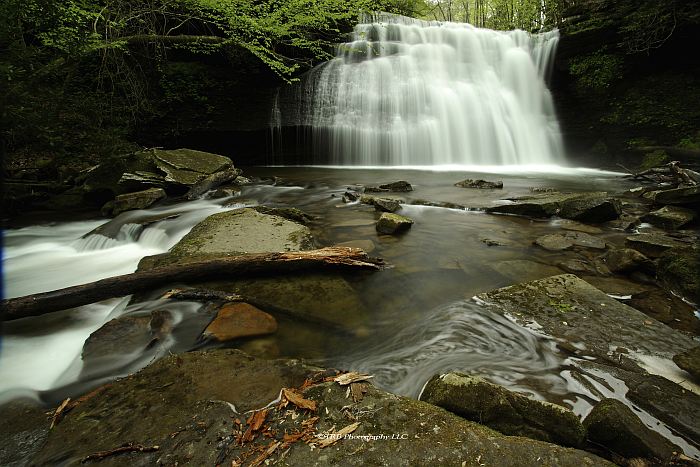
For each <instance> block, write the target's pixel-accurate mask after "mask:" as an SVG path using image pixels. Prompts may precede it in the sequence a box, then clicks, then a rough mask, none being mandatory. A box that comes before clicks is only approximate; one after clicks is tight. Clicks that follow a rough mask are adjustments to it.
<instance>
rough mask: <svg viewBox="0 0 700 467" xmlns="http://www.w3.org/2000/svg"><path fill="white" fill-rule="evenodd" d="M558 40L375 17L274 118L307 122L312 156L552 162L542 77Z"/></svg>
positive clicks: (372, 161)
mask: <svg viewBox="0 0 700 467" xmlns="http://www.w3.org/2000/svg"><path fill="white" fill-rule="evenodd" d="M558 38H559V34H558V32H557V31H552V32H547V33H543V34H529V33H526V32H524V31H493V30H489V29H480V28H475V27H473V26H471V25H469V24H464V23H439V22H425V21H420V20H415V19H411V18H406V17H401V16H394V15H389V14H379V15H374V16H372V17H370V18H368V19H366V20H365V21H363V22H362V23H361V24H358V25H357V26H356V27H355V29H354V32H353V33H352V36H351V40H350V42H347V43H345V44H341V45H340V46H339V47H338V49H337V54H336V57H335V58H334V59H332V60H330V61H328V62H326V63H324V64H322V65H320V66H318V67H316V68H314V69H313V70H312V71H311V72H309V74H308V75H307V76H306V77H305V79H304V80H303V81H302V83H301V84H300V85H298V86H297V89H296V90H295V93H296V96H295V99H293V100H294V101H295V103H293V105H288V106H287V107H289V109H282V115H281V117H280V114H279V113H280V111H279V110H278V109H277V108H276V109H275V122H274V126H275V127H279V126H280V125H281V124H282V125H287V126H297V127H299V126H301V127H306V128H308V129H309V131H310V136H311V147H312V150H313V155H314V156H313V157H314V159H313V162H314V163H315V164H330V165H360V166H377V165H380V166H407V165H420V166H426V165H514V164H557V163H561V162H562V153H563V150H562V142H561V134H560V131H559V125H558V123H557V119H556V115H555V113H554V106H553V103H552V98H551V95H550V92H549V90H548V89H547V87H546V84H545V78H546V76H547V74H548V70H549V68H550V67H551V61H552V58H553V56H554V51H555V49H556V45H557V42H558ZM276 105H277V104H276Z"/></svg>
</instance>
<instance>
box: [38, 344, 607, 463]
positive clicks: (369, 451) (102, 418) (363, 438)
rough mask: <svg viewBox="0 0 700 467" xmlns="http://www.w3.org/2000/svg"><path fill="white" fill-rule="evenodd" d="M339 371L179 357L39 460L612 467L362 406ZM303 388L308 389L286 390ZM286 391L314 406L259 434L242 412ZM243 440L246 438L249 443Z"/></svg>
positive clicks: (263, 418)
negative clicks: (112, 453) (138, 448)
mask: <svg viewBox="0 0 700 467" xmlns="http://www.w3.org/2000/svg"><path fill="white" fill-rule="evenodd" d="M335 374H336V372H334V371H328V370H326V371H324V370H322V369H320V368H315V367H311V366H308V365H304V364H303V363H300V362H298V361H295V360H264V359H256V358H253V357H251V356H249V355H246V354H244V353H242V352H240V351H236V350H216V351H209V352H189V353H185V354H181V355H172V356H169V357H166V358H164V359H162V360H160V361H158V362H156V363H154V364H153V365H151V366H150V367H148V368H146V369H144V370H142V371H140V372H139V373H137V374H135V375H132V376H129V377H128V378H124V379H122V380H120V381H117V382H115V383H114V384H112V385H111V386H109V387H106V388H105V389H104V390H102V391H101V392H99V393H98V394H95V395H94V396H92V397H90V398H88V399H86V400H85V401H83V402H82V403H81V404H79V405H78V406H77V407H75V408H74V409H73V410H71V411H70V412H69V413H68V414H67V415H66V416H65V418H64V419H63V420H62V421H61V422H60V423H59V424H58V425H57V426H56V427H54V429H53V430H52V431H51V432H50V433H49V436H48V440H47V442H46V444H45V445H44V446H43V447H41V448H40V449H39V453H38V455H37V456H35V457H34V458H33V459H32V463H33V464H36V465H45V464H49V465H54V464H56V463H59V462H61V463H65V464H70V465H72V464H78V463H79V462H80V461H81V460H82V459H84V458H85V457H87V456H88V455H91V454H94V453H96V452H100V451H108V450H111V449H115V448H117V447H119V446H122V445H123V444H124V443H125V442H134V443H139V444H141V445H143V446H148V447H152V446H157V448H154V449H153V450H150V451H149V450H145V451H143V452H124V453H122V454H119V457H114V458H111V459H105V460H104V462H109V461H110V460H112V461H114V462H117V463H119V465H125V464H130V465H155V464H157V463H159V462H160V463H162V464H165V465H182V464H191V465H216V464H220V465H231V462H232V461H233V460H235V459H239V460H241V461H243V463H244V464H245V465H249V464H252V463H253V461H254V460H255V459H256V458H257V457H258V456H259V455H260V454H261V453H263V452H266V453H267V456H268V457H267V459H268V460H269V461H270V462H271V463H280V464H282V463H285V464H288V465H305V466H326V465H351V466H352V465H357V466H366V465H392V464H396V463H397V461H400V462H402V463H404V464H405V465H421V464H430V465H447V464H450V463H452V462H454V461H455V460H458V461H459V460H460V459H465V461H464V462H465V465H470V466H471V465H474V466H476V465H480V464H486V465H519V466H536V465H543V464H544V465H557V466H563V467H566V466H569V467H581V466H586V465H587V466H592V465H596V466H598V465H600V466H608V465H612V464H610V463H608V462H607V461H605V460H604V459H601V458H599V457H597V456H595V455H593V454H590V453H587V452H584V451H579V450H575V449H567V448H562V447H560V446H556V445H553V444H548V443H545V442H542V441H535V440H531V439H527V438H519V437H511V436H504V435H501V434H500V433H497V432H495V431H493V430H491V429H489V428H487V427H484V426H482V425H479V424H477V423H474V422H470V421H467V420H464V419H463V418H460V417H458V416H456V415H454V414H451V413H449V412H447V411H445V410H443V409H440V408H438V407H435V406H433V405H430V404H427V403H424V402H420V401H415V400H411V399H408V398H404V397H398V396H395V395H393V394H389V393H386V392H384V391H382V390H380V389H377V388H375V387H374V386H372V385H371V384H369V383H363V387H362V391H364V392H363V395H362V398H361V400H357V401H356V400H354V399H353V398H347V397H346V394H347V388H348V387H347V386H341V385H339V384H338V383H336V382H333V381H329V382H323V379H324V378H325V377H327V376H333V375H335ZM302 384H304V386H305V387H306V389H297V390H296V391H294V392H292V393H290V392H289V388H300V387H301V386H302ZM282 388H287V389H288V392H287V393H286V394H288V395H289V398H287V396H284V395H283V398H284V399H283V400H284V401H288V400H289V399H291V400H296V401H297V404H302V405H305V406H306V407H310V408H301V407H299V406H298V405H294V403H293V402H287V407H286V408H284V409H278V408H277V404H271V405H270V406H269V409H268V410H267V412H259V413H258V416H257V417H255V418H256V419H257V420H258V422H259V425H258V428H257V429H255V428H251V426H255V421H254V420H252V419H251V415H254V413H246V411H252V410H257V409H261V408H262V407H266V406H268V404H269V403H270V402H271V401H274V400H275V399H277V398H278V396H279V395H280V391H281V389H282ZM353 393H354V392H353ZM295 394H296V395H297V397H294V395H295ZM154 413H155V414H157V423H156V422H154ZM315 417H318V418H315ZM236 419H238V421H236ZM268 428H269V430H268ZM341 428H346V430H347V431H345V432H346V433H347V432H351V434H352V435H353V436H348V437H345V438H343V437H342V436H339V437H338V438H339V439H338V440H337V441H335V443H333V444H332V445H329V446H327V447H324V446H325V445H326V443H328V444H330V441H333V440H332V439H329V438H330V436H329V435H328V433H337V432H339V431H340V430H341ZM263 431H265V432H266V433H265V434H262V433H261V432H263ZM245 432H249V434H248V435H247V436H245V437H244V433H245ZM285 434H286V435H287V437H286V438H283V436H284V435H285ZM295 434H298V435H297V436H295ZM380 435H384V436H386V438H381V437H380ZM125 440H128V441H125ZM238 440H240V442H239V441H238ZM324 440H327V441H326V442H324ZM309 443H312V444H313V445H314V449H310V446H309V445H308V444H309ZM397 453H400V454H397ZM399 456H400V458H399ZM458 463H461V462H458Z"/></svg>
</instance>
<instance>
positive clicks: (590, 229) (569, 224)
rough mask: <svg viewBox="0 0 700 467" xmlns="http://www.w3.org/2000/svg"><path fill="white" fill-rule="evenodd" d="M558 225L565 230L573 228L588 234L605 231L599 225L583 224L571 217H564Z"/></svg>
mask: <svg viewBox="0 0 700 467" xmlns="http://www.w3.org/2000/svg"><path fill="white" fill-rule="evenodd" d="M556 225H557V226H558V227H560V228H562V229H564V230H573V231H575V232H585V233H588V234H599V233H603V229H601V228H599V227H596V226H593V225H588V224H582V223H581V222H576V221H572V220H569V219H562V220H560V221H559V222H557V223H556Z"/></svg>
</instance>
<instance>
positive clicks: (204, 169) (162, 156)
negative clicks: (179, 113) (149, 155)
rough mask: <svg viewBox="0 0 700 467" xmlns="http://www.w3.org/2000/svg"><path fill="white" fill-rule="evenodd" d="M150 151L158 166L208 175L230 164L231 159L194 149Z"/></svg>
mask: <svg viewBox="0 0 700 467" xmlns="http://www.w3.org/2000/svg"><path fill="white" fill-rule="evenodd" d="M152 151H153V157H155V159H156V161H158V162H156V163H157V164H158V168H162V167H163V165H164V164H167V165H168V166H170V167H172V168H175V169H177V170H186V171H190V172H197V173H199V174H206V175H210V174H213V173H214V172H218V171H220V170H224V169H227V168H229V167H231V166H232V163H231V159H229V158H228V157H224V156H220V155H218V154H212V153H210V152H203V151H196V150H194V149H153V150H152Z"/></svg>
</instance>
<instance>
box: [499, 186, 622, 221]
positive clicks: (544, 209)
mask: <svg viewBox="0 0 700 467" xmlns="http://www.w3.org/2000/svg"><path fill="white" fill-rule="evenodd" d="M512 201H514V203H512V204H504V205H501V206H493V207H490V208H487V209H486V212H489V213H496V214H516V215H520V216H528V217H551V216H554V215H558V216H560V217H563V218H566V219H573V220H577V221H580V222H591V223H600V222H606V221H609V220H613V219H617V218H618V217H619V216H620V212H621V211H620V203H619V201H617V200H616V199H614V198H611V197H610V196H608V194H607V193H606V192H589V193H570V194H563V193H543V194H537V195H531V196H524V197H520V198H513V199H512Z"/></svg>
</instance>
